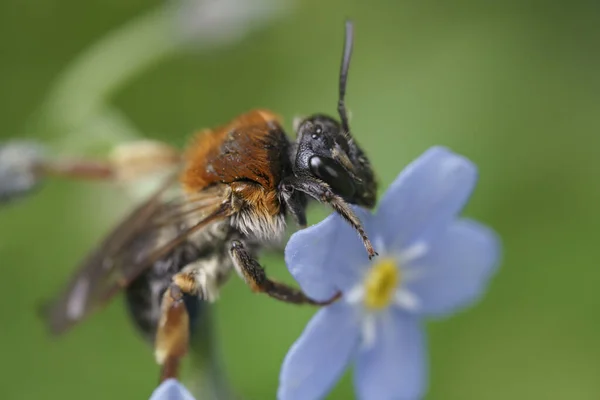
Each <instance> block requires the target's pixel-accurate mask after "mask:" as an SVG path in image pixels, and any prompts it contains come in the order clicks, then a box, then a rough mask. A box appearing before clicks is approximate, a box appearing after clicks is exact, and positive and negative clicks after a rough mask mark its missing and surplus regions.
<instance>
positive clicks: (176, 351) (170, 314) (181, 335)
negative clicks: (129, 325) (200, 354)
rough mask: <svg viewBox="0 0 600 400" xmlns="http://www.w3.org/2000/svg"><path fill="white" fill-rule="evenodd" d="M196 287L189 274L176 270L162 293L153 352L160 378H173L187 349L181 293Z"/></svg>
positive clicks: (193, 291) (194, 290) (193, 292)
mask: <svg viewBox="0 0 600 400" xmlns="http://www.w3.org/2000/svg"><path fill="white" fill-rule="evenodd" d="M199 290H200V288H199V287H198V286H197V284H196V283H195V279H194V277H193V275H192V274H191V273H186V272H180V273H178V274H176V275H175V276H174V277H173V283H171V285H170V286H169V287H168V288H167V290H166V291H165V293H164V294H163V298H162V302H161V316H160V320H159V323H158V329H157V332H156V339H155V343H154V354H155V357H156V361H157V362H158V364H159V365H160V366H161V373H160V381H161V382H162V381H164V380H166V379H169V378H177V375H178V373H179V365H180V362H181V359H182V358H183V357H184V356H185V354H186V353H187V352H188V348H189V342H190V321H189V315H188V312H187V309H186V307H185V303H184V301H183V300H184V299H183V297H184V295H185V294H189V295H197V294H198V292H199Z"/></svg>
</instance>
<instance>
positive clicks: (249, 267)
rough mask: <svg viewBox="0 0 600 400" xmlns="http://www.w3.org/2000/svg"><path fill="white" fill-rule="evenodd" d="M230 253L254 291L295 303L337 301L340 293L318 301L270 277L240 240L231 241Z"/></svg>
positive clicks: (320, 303) (238, 269)
mask: <svg viewBox="0 0 600 400" xmlns="http://www.w3.org/2000/svg"><path fill="white" fill-rule="evenodd" d="M229 251H230V254H231V258H232V260H233V264H234V266H235V269H236V271H237V273H238V274H239V275H240V276H241V277H242V279H244V281H246V283H247V284H248V286H250V289H252V291H253V292H257V293H265V294H266V295H268V296H269V297H272V298H274V299H277V300H280V301H284V302H286V303H295V304H312V305H318V306H324V305H328V304H331V303H333V302H334V301H336V300H337V299H338V298H339V297H340V294H339V293H338V294H336V295H335V296H334V297H332V298H331V299H329V300H326V301H316V300H313V299H311V298H309V297H308V296H306V294H304V293H303V292H302V291H301V290H299V289H296V288H294V287H292V286H289V285H286V284H285V283H280V282H276V281H273V280H271V279H269V278H268V277H267V275H266V273H265V270H264V269H263V267H262V266H261V265H260V264H259V263H258V261H256V260H255V259H254V258H253V257H252V255H251V254H250V253H249V252H248V251H247V250H246V249H245V248H244V245H243V244H242V242H240V241H239V240H234V241H233V242H232V243H231V247H230V250H229Z"/></svg>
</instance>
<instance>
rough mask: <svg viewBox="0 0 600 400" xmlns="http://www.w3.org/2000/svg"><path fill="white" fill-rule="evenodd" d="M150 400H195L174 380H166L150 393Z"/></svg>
mask: <svg viewBox="0 0 600 400" xmlns="http://www.w3.org/2000/svg"><path fill="white" fill-rule="evenodd" d="M150 400H195V399H194V396H192V395H191V393H190V392H189V391H188V390H187V389H186V388H185V386H183V385H182V384H181V383H179V382H178V381H177V380H176V379H167V380H165V381H164V382H163V383H161V384H160V386H159V387H157V388H156V390H155V391H154V392H153V393H152V396H150Z"/></svg>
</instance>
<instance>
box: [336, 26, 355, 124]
mask: <svg viewBox="0 0 600 400" xmlns="http://www.w3.org/2000/svg"><path fill="white" fill-rule="evenodd" d="M353 44H354V25H353V23H352V21H350V20H347V21H346V34H345V38H344V52H343V54H342V65H341V67H340V93H339V94H340V97H339V100H338V113H339V114H340V119H341V120H342V129H343V130H344V131H346V132H350V126H349V125H348V112H347V111H346V104H345V102H344V98H345V97H346V80H347V79H348V69H349V68H350V59H351V58H352V46H353Z"/></svg>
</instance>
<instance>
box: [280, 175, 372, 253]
mask: <svg viewBox="0 0 600 400" xmlns="http://www.w3.org/2000/svg"><path fill="white" fill-rule="evenodd" d="M294 190H299V191H301V192H304V193H306V194H307V195H309V196H311V197H313V198H314V199H315V200H317V201H320V202H322V203H327V204H329V205H330V206H331V208H333V209H334V210H335V211H336V212H337V213H338V214H339V215H340V216H341V217H342V218H344V219H345V220H346V222H348V223H349V224H350V226H352V228H354V230H356V231H357V232H358V234H359V235H360V237H361V239H362V241H363V245H364V246H365V249H366V250H367V253H368V255H369V259H371V258H373V257H374V256H376V255H377V252H376V251H375V249H373V245H372V244H371V240H370V239H369V237H368V236H367V232H365V229H364V227H363V225H362V222H361V221H360V219H359V218H358V216H357V215H356V214H355V213H354V211H353V210H352V208H351V207H350V205H349V204H348V203H347V202H346V201H345V200H344V199H342V198H341V197H340V196H338V195H337V194H335V193H334V192H333V190H331V187H329V185H328V184H327V183H325V182H323V181H321V180H318V179H315V178H312V177H309V176H302V177H297V176H293V177H290V178H286V179H285V180H284V181H283V182H282V183H281V191H282V192H283V193H286V192H292V191H294ZM284 198H285V195H284Z"/></svg>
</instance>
